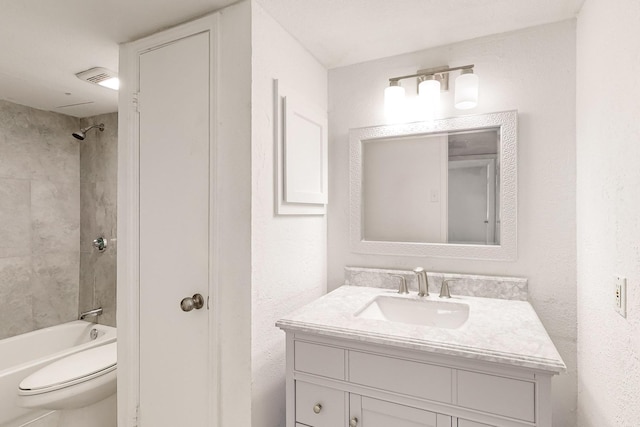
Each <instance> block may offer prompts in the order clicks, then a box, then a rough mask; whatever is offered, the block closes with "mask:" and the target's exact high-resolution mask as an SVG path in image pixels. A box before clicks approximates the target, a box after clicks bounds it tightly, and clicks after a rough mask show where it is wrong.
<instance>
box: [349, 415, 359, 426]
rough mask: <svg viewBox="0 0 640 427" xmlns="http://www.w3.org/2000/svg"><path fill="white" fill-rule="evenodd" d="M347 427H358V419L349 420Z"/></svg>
mask: <svg viewBox="0 0 640 427" xmlns="http://www.w3.org/2000/svg"><path fill="white" fill-rule="evenodd" d="M349 427H358V419H357V418H356V417H353V418H351V419H350V420H349Z"/></svg>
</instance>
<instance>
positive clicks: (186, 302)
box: [180, 294, 204, 311]
mask: <svg viewBox="0 0 640 427" xmlns="http://www.w3.org/2000/svg"><path fill="white" fill-rule="evenodd" d="M202 307H204V298H203V297H202V295H200V294H193V296H192V297H186V298H184V299H183V300H182V301H180V308H181V309H182V311H191V310H193V309H194V308H195V309H196V310H200V309H201V308H202Z"/></svg>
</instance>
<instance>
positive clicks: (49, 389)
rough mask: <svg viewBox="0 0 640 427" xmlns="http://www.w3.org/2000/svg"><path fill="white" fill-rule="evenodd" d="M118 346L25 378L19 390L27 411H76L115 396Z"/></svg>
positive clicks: (63, 361)
mask: <svg viewBox="0 0 640 427" xmlns="http://www.w3.org/2000/svg"><path fill="white" fill-rule="evenodd" d="M116 345H117V344H116V342H113V343H109V344H105V345H102V346H99V347H93V348H90V349H88V350H84V351H81V352H78V353H74V354H72V355H70V356H67V357H65V358H63V359H60V360H57V361H55V362H53V363H51V364H50V365H47V366H45V367H44V368H42V369H40V370H38V371H36V372H34V373H33V374H31V375H29V376H28V377H26V378H25V379H24V380H22V382H21V383H20V385H19V386H18V390H17V392H18V393H17V394H18V396H17V398H18V401H17V403H18V405H19V406H22V407H25V408H44V409H75V408H81V407H84V406H87V405H90V404H92V403H96V402H99V401H101V400H103V399H106V398H107V397H109V396H111V395H113V394H114V393H115V392H116V368H117V363H116V362H117V347H116Z"/></svg>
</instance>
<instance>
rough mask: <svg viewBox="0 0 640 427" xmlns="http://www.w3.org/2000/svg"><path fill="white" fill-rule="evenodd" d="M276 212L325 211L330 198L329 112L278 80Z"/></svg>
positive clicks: (307, 213) (276, 96) (311, 212)
mask: <svg viewBox="0 0 640 427" xmlns="http://www.w3.org/2000/svg"><path fill="white" fill-rule="evenodd" d="M274 118H275V120H274V122H275V125H274V138H275V146H276V150H275V151H276V152H275V159H276V165H275V170H276V176H275V185H276V191H275V195H276V203H275V205H276V213H277V214H279V215H323V214H324V213H325V205H326V203H327V199H328V192H327V188H328V176H327V171H328V168H327V162H328V145H327V144H328V141H327V113H326V112H325V111H322V110H320V109H318V108H316V107H314V106H312V105H310V104H309V103H306V102H304V100H302V99H300V97H297V96H296V95H295V93H292V92H291V91H289V90H288V89H286V88H283V87H282V85H281V84H280V83H279V82H278V80H274Z"/></svg>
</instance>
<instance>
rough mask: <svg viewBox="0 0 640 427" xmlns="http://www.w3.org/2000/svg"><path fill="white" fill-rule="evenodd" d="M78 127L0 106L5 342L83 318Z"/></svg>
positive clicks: (0, 315)
mask: <svg viewBox="0 0 640 427" xmlns="http://www.w3.org/2000/svg"><path fill="white" fill-rule="evenodd" d="M78 125H79V121H78V119H76V118H74V117H69V116H65V115H62V114H56V113H51V112H47V111H41V110H35V109H32V108H28V107H24V106H21V105H17V104H13V103H10V102H6V101H0V339H1V338H6V337H9V336H13V335H18V334H21V333H24V332H28V331H31V330H34V329H40V328H44V327H47V326H52V325H56V324H58V323H62V322H66V321H69V320H73V319H75V318H76V317H77V312H78V287H79V264H80V263H79V261H80V248H79V241H80V162H79V144H78V141H77V140H75V139H74V138H72V137H71V132H73V131H74V130H76V129H77V128H78Z"/></svg>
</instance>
